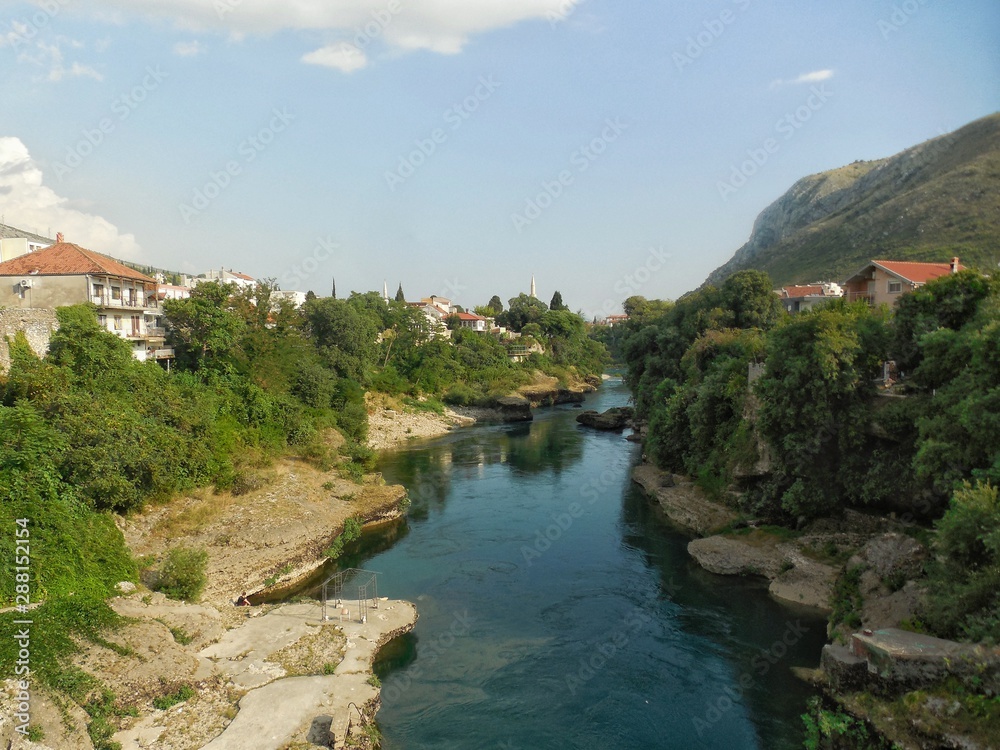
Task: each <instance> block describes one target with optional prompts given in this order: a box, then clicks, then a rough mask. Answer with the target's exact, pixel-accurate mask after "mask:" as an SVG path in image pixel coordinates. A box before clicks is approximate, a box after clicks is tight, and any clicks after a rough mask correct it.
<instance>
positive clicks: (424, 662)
mask: <svg viewBox="0 0 1000 750" xmlns="http://www.w3.org/2000/svg"><path fill="white" fill-rule="evenodd" d="M627 399H628V393H627V391H626V390H625V388H624V387H623V386H622V384H621V382H620V381H611V382H609V383H607V384H605V385H604V386H603V387H602V388H601V389H600V391H598V393H596V394H593V395H591V396H590V398H589V399H588V402H587V404H586V407H585V408H593V409H599V410H603V409H606V408H608V407H611V406H617V405H623V404H625V403H626V402H627ZM578 413H579V410H578V409H574V408H572V407H570V406H568V405H567V406H558V407H554V408H551V409H541V410H538V411H537V413H536V417H535V421H534V422H531V423H526V424H518V425H504V426H484V427H474V428H471V429H466V430H459V431H456V432H453V433H451V434H449V435H448V436H446V437H444V438H441V439H437V440H432V441H421V442H415V443H413V444H411V445H409V446H406V447H405V448H404V449H402V450H398V451H395V452H393V453H390V454H387V455H386V456H385V457H384V458H383V461H382V465H381V467H380V468H381V470H382V471H383V473H384V475H385V478H386V480H387V481H389V482H390V483H401V484H404V485H406V487H407V488H409V490H410V496H411V499H412V507H411V509H410V514H409V520H408V522H407V524H406V525H405V526H404V527H403V528H402V529H398V530H397V533H396V535H395V539H394V541H393V543H392V545H391V546H390V547H389V548H388V549H387V550H385V551H382V552H376V553H375V554H374V555H373V556H371V557H369V558H368V559H365V560H364V562H363V565H364V567H365V568H366V569H370V570H375V571H378V572H379V573H380V576H379V593H380V594H382V595H387V596H390V597H394V598H397V597H398V598H405V599H409V600H411V601H414V602H416V604H417V607H418V609H419V612H420V619H419V621H418V623H417V626H416V628H415V629H414V631H413V632H412V633H411V634H409V635H407V636H405V637H403V638H401V639H398V640H397V641H395V642H394V643H392V644H390V645H389V646H388V647H387V648H386V649H385V650H384V651H383V653H382V655H381V657H380V659H379V662H378V663H377V664H376V671H377V673H378V674H379V675H380V677H381V678H382V685H383V694H382V695H383V697H382V710H381V711H380V713H379V717H378V720H379V726H380V728H381V729H382V732H383V734H384V737H385V742H384V746H385V747H386V748H387V749H388V750H416V749H417V748H441V749H450V748H456V749H458V748H462V749H466V748H492V749H495V750H504V749H506V750H515V749H523V750H547V749H548V748H552V749H553V750H554V749H556V748H559V749H562V748H593V749H595V750H597V749H600V750H608V749H609V748H685V749H687V748H720V749H721V748H725V749H726V750H740V749H742V748H761V749H762V750H771V749H772V748H797V747H801V721H800V719H799V715H800V714H801V713H802V712H803V710H804V708H805V704H806V700H807V699H808V697H809V696H810V695H811V694H812V691H811V689H810V688H808V687H807V686H806V685H805V684H804V683H802V682H800V681H799V680H798V679H797V678H795V677H794V676H793V675H792V674H791V671H790V668H791V667H792V666H816V664H817V662H818V658H819V652H820V649H821V647H822V644H823V643H824V641H825V638H824V631H825V622H824V620H823V619H821V618H819V617H817V616H816V613H814V612H812V611H809V610H805V611H803V610H795V609H790V608H788V607H785V606H782V605H780V604H778V603H776V602H775V601H773V600H772V599H771V598H770V597H769V596H768V594H767V590H766V588H765V587H764V585H763V583H761V582H759V581H754V580H749V579H741V578H726V577H720V576H715V575H712V574H710V573H707V572H705V571H703V570H701V569H700V568H698V567H697V566H696V565H695V564H694V563H693V562H692V560H691V559H690V557H689V556H688V555H687V552H686V545H687V542H688V538H687V537H686V536H684V535H683V534H681V533H679V532H677V531H676V530H674V529H672V528H671V526H670V524H669V522H667V521H666V520H665V519H664V518H663V516H662V514H661V513H660V512H659V510H658V509H657V508H656V507H654V505H653V504H651V503H650V501H649V500H648V499H647V498H646V497H645V496H644V495H643V494H642V492H641V491H640V490H639V489H638V487H637V486H636V485H634V484H633V483H632V482H631V481H630V479H629V474H630V471H631V468H632V467H633V466H634V465H635V464H636V462H638V461H639V460H640V451H641V448H639V447H638V446H636V445H634V444H632V443H629V442H627V441H626V440H625V439H624V438H623V437H622V435H620V434H614V433H611V434H609V433H599V432H595V431H591V430H587V429H585V428H582V427H579V426H578V425H577V424H576V422H575V416H576V415H577V414H578Z"/></svg>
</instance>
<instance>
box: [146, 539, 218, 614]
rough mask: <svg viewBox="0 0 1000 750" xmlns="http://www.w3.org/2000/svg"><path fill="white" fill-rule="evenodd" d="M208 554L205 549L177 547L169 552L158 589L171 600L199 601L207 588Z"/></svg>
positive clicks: (161, 569)
mask: <svg viewBox="0 0 1000 750" xmlns="http://www.w3.org/2000/svg"><path fill="white" fill-rule="evenodd" d="M207 565H208V552H206V551H205V550H203V549H193V548H185V547H175V548H173V549H171V550H170V551H169V552H167V559H166V560H165V561H164V563H163V565H162V567H161V568H160V571H159V575H158V576H157V582H156V588H157V589H158V590H159V591H162V592H163V593H164V594H166V595H167V596H168V597H170V598H171V599H183V600H184V601H189V602H192V601H197V599H198V597H199V596H201V592H202V589H204V588H205V582H206V578H205V567H206V566H207Z"/></svg>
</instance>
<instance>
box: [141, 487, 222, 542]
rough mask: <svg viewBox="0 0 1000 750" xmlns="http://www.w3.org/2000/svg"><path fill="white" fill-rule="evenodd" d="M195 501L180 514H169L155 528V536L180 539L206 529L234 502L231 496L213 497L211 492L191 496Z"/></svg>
mask: <svg viewBox="0 0 1000 750" xmlns="http://www.w3.org/2000/svg"><path fill="white" fill-rule="evenodd" d="M190 497H191V498H192V499H193V500H194V502H193V503H191V504H190V505H189V506H188V507H187V508H185V509H184V510H182V511H181V512H180V513H169V514H167V515H166V516H165V517H164V518H163V519H162V520H160V521H159V522H158V523H157V524H156V526H155V527H154V528H153V534H154V535H155V536H157V537H159V538H161V539H178V538H181V537H185V536H191V535H192V534H194V533H196V532H197V531H200V530H201V529H203V528H205V526H207V525H208V524H209V523H211V522H212V521H214V520H215V519H216V518H218V517H219V516H221V515H222V514H223V513H225V512H226V511H227V510H228V509H229V507H230V506H232V505H233V503H234V500H233V497H232V496H231V495H226V494H219V495H213V494H212V493H211V492H210V491H209V490H204V489H203V490H199V491H197V492H194V493H192V494H191V495H190Z"/></svg>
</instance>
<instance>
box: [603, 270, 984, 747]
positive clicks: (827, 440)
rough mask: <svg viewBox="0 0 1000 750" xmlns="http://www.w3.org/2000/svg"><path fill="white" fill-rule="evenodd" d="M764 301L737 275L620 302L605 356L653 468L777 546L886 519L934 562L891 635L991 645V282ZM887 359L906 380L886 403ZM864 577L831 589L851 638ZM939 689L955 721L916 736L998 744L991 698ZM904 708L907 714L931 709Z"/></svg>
mask: <svg viewBox="0 0 1000 750" xmlns="http://www.w3.org/2000/svg"><path fill="white" fill-rule="evenodd" d="M771 289H772V282H771V280H770V279H769V278H768V277H767V275H766V274H765V273H763V272H761V271H756V270H746V271H740V272H738V273H736V274H734V275H732V276H730V277H729V278H728V279H726V280H725V281H724V282H723V283H722V284H721V286H719V287H714V286H706V287H703V288H702V289H700V290H699V291H697V292H694V293H692V294H690V295H687V296H685V297H683V298H681V299H680V300H678V301H677V302H674V303H670V302H660V301H649V300H645V299H643V298H641V297H634V298H631V299H629V300H628V301H627V302H626V311H627V312H629V313H630V315H631V319H630V321H629V322H628V324H627V325H626V326H625V327H623V328H622V329H621V330H620V331H619V330H617V327H616V332H615V340H614V341H613V344H614V346H615V348H616V349H617V350H618V351H620V352H621V355H622V357H623V359H624V361H625V363H626V365H627V382H628V383H629V385H630V387H631V388H632V390H633V393H634V398H635V402H636V410H637V416H638V418H639V419H640V420H645V421H646V422H648V431H647V435H646V452H647V454H648V456H649V458H650V460H651V461H653V462H654V463H655V464H657V465H658V466H659V467H661V468H663V469H665V470H668V471H673V472H678V473H682V474H687V475H690V476H693V477H696V478H697V481H698V483H699V484H700V485H701V486H702V488H703V489H705V490H706V491H707V492H708V493H709V494H710V495H714V496H715V497H716V498H717V499H720V500H723V501H725V502H727V503H728V504H730V505H731V506H732V507H733V508H734V509H735V510H736V511H738V512H739V513H741V514H742V515H743V517H744V519H745V521H746V522H749V523H750V524H752V525H757V526H760V527H764V526H765V525H766V524H771V525H774V526H778V527H782V528H785V529H788V530H790V531H788V532H785V533H791V534H794V533H795V529H798V528H802V527H804V526H805V525H806V524H808V523H810V522H813V521H814V520H815V519H820V518H826V517H836V516H838V515H839V514H841V513H842V512H843V511H845V510H848V509H851V510H861V511H863V512H865V513H869V514H883V515H888V514H893V515H894V516H896V517H898V518H900V519H901V521H902V522H903V523H902V527H903V529H904V532H905V533H908V534H910V535H912V536H913V537H915V538H916V539H918V540H919V541H920V542H922V543H924V544H926V545H928V546H929V548H930V549H931V551H932V554H931V555H930V561H929V562H928V563H927V564H926V565H925V566H924V570H923V572H922V574H920V575H918V576H917V581H916V583H917V585H918V586H919V588H920V589H921V590H922V592H923V595H922V605H921V606H920V608H919V610H918V612H917V613H916V615H915V616H914V617H913V618H912V619H911V620H910V621H908V622H906V623H902V625H903V626H905V627H909V628H910V629H914V630H918V631H919V632H926V633H930V634H934V635H937V636H941V637H945V638H951V639H957V640H964V641H974V642H985V643H987V644H997V643H998V642H1000V503H998V499H997V484H998V482H1000V357H998V352H1000V280H997V279H995V278H993V279H991V278H988V277H986V276H984V275H982V274H980V273H978V272H976V271H971V270H970V271H962V272H960V273H957V274H953V275H948V276H944V277H941V278H939V279H936V280H934V281H931V282H929V283H927V284H926V285H925V286H923V287H921V288H920V289H918V290H916V291H914V292H913V293H910V294H907V295H905V296H904V297H903V298H902V299H901V300H900V302H899V305H898V307H897V308H896V309H895V310H892V311H891V310H889V309H887V308H884V307H883V308H871V307H869V306H867V305H866V304H864V303H855V304H849V303H845V302H843V301H833V302H830V303H828V304H826V305H825V306H822V307H819V308H817V309H815V310H813V311H809V312H803V313H800V314H797V315H794V316H789V315H785V314H784V313H783V312H782V310H781V307H780V304H779V302H778V299H777V297H776V295H774V293H773V292H772V291H771ZM885 360H895V362H896V363H897V366H898V368H899V370H900V372H902V373H904V374H905V378H904V379H903V380H902V382H901V383H900V384H897V385H894V386H893V387H892V388H891V389H888V390H886V389H885V384H884V383H883V378H882V374H883V369H882V363H883V361H885ZM751 366H753V370H754V371H755V374H756V375H757V377H756V378H755V380H754V381H753V382H751V375H750V372H751ZM834 552H837V550H836V549H834ZM840 559H841V564H842V562H843V559H844V558H843V556H842V557H841V558H840ZM860 573H861V569H860V568H852V569H850V570H846V571H845V572H844V573H843V577H842V579H841V581H840V582H839V583H838V585H837V587H836V591H837V592H839V593H838V594H836V596H837V600H836V601H835V605H834V608H835V613H834V618H835V620H838V621H842V622H845V623H847V625H848V626H854V627H856V626H858V625H860V618H859V617H858V612H857V607H858V602H857V599H858V598H859V593H858V578H859V576H860ZM904 583H905V581H903V580H900V581H892V582H889V584H891V586H890V589H889V590H893V591H894V590H897V589H898V588H901V587H902V585H903V584H904ZM887 585H888V584H887ZM945 693H946V694H947V695H948V697H949V699H950V700H952V701H956V702H957V704H959V705H960V706H962V710H961V711H956V712H953V714H952V715H953V716H955V715H956V714H958V716H959V718H955V719H949V718H948V717H945V718H944V719H943V720H942V719H941V718H940V717H936V716H935V717H933V722H927V721H925V722H924V723H925V724H927V723H933V724H934V725H936V726H938V727H942V726H943V729H942V730H941V731H942V732H947V731H951V732H953V733H958V734H963V733H964V734H966V735H968V736H971V737H979V738H982V737H986V738H988V737H991V736H992V737H994V738H995V737H996V734H994V733H993V732H995V731H996V730H998V729H1000V727H996V726H994V725H995V718H996V716H997V715H998V714H1000V711H998V707H1000V705H998V702H1000V698H998V697H997V696H993V695H986V694H976V693H975V691H971V692H970V691H968V690H966V689H962V690H955V691H952V692H948V691H947V690H945ZM901 700H902V703H901V704H900V705H905V706H906V707H907V711H908V712H909V714H910V716H911V717H912V716H918V715H919V714H920V711H921V710H922V708H921V707H922V706H924V705H925V703H926V702H923V701H922V700H921V699H919V698H914V697H913V696H912V695H910V696H904V698H903V699H901ZM877 703H878V701H877V700H875V699H873V698H871V697H870V696H869V701H868V705H869V706H872V705H874V704H877ZM927 705H929V704H927ZM883 708H885V706H883ZM890 708H891V707H890ZM966 708H968V709H969V710H966ZM907 711H903V712H902V714H899V712H897V716H899V715H903V716H905V715H906V713H907ZM867 713H868V715H869V716H874V715H877V714H879V711H877V710H875V709H872V710H870V711H868V712H867ZM882 714H883V715H891V714H892V711H891V710H889V708H886V709H885V711H883V712H882ZM990 717H993V718H990ZM920 718H921V719H926V718H927V717H926V716H920ZM904 723H905V722H904ZM898 724H900V722H897V725H898ZM808 729H809V732H810V735H809V742H810V746H812V747H881V746H882V745H881V744H878V741H876V740H874V739H872V740H871V742H870V743H869V741H868V740H867V739H864V738H865V737H867V734H866V732H867V730H865V729H864V726H863V724H862V723H860V722H858V721H857V720H856V719H854V718H853V717H850V716H847V715H845V714H840V713H838V712H836V711H834V712H829V711H826V710H824V709H823V708H822V707H821V706H818V705H817V706H816V707H815V710H814V712H813V715H812V716H811V717H810V718H809V721H808ZM851 738H853V740H851ZM848 740H850V741H851V742H853V744H850V742H848ZM886 746H888V745H886Z"/></svg>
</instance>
